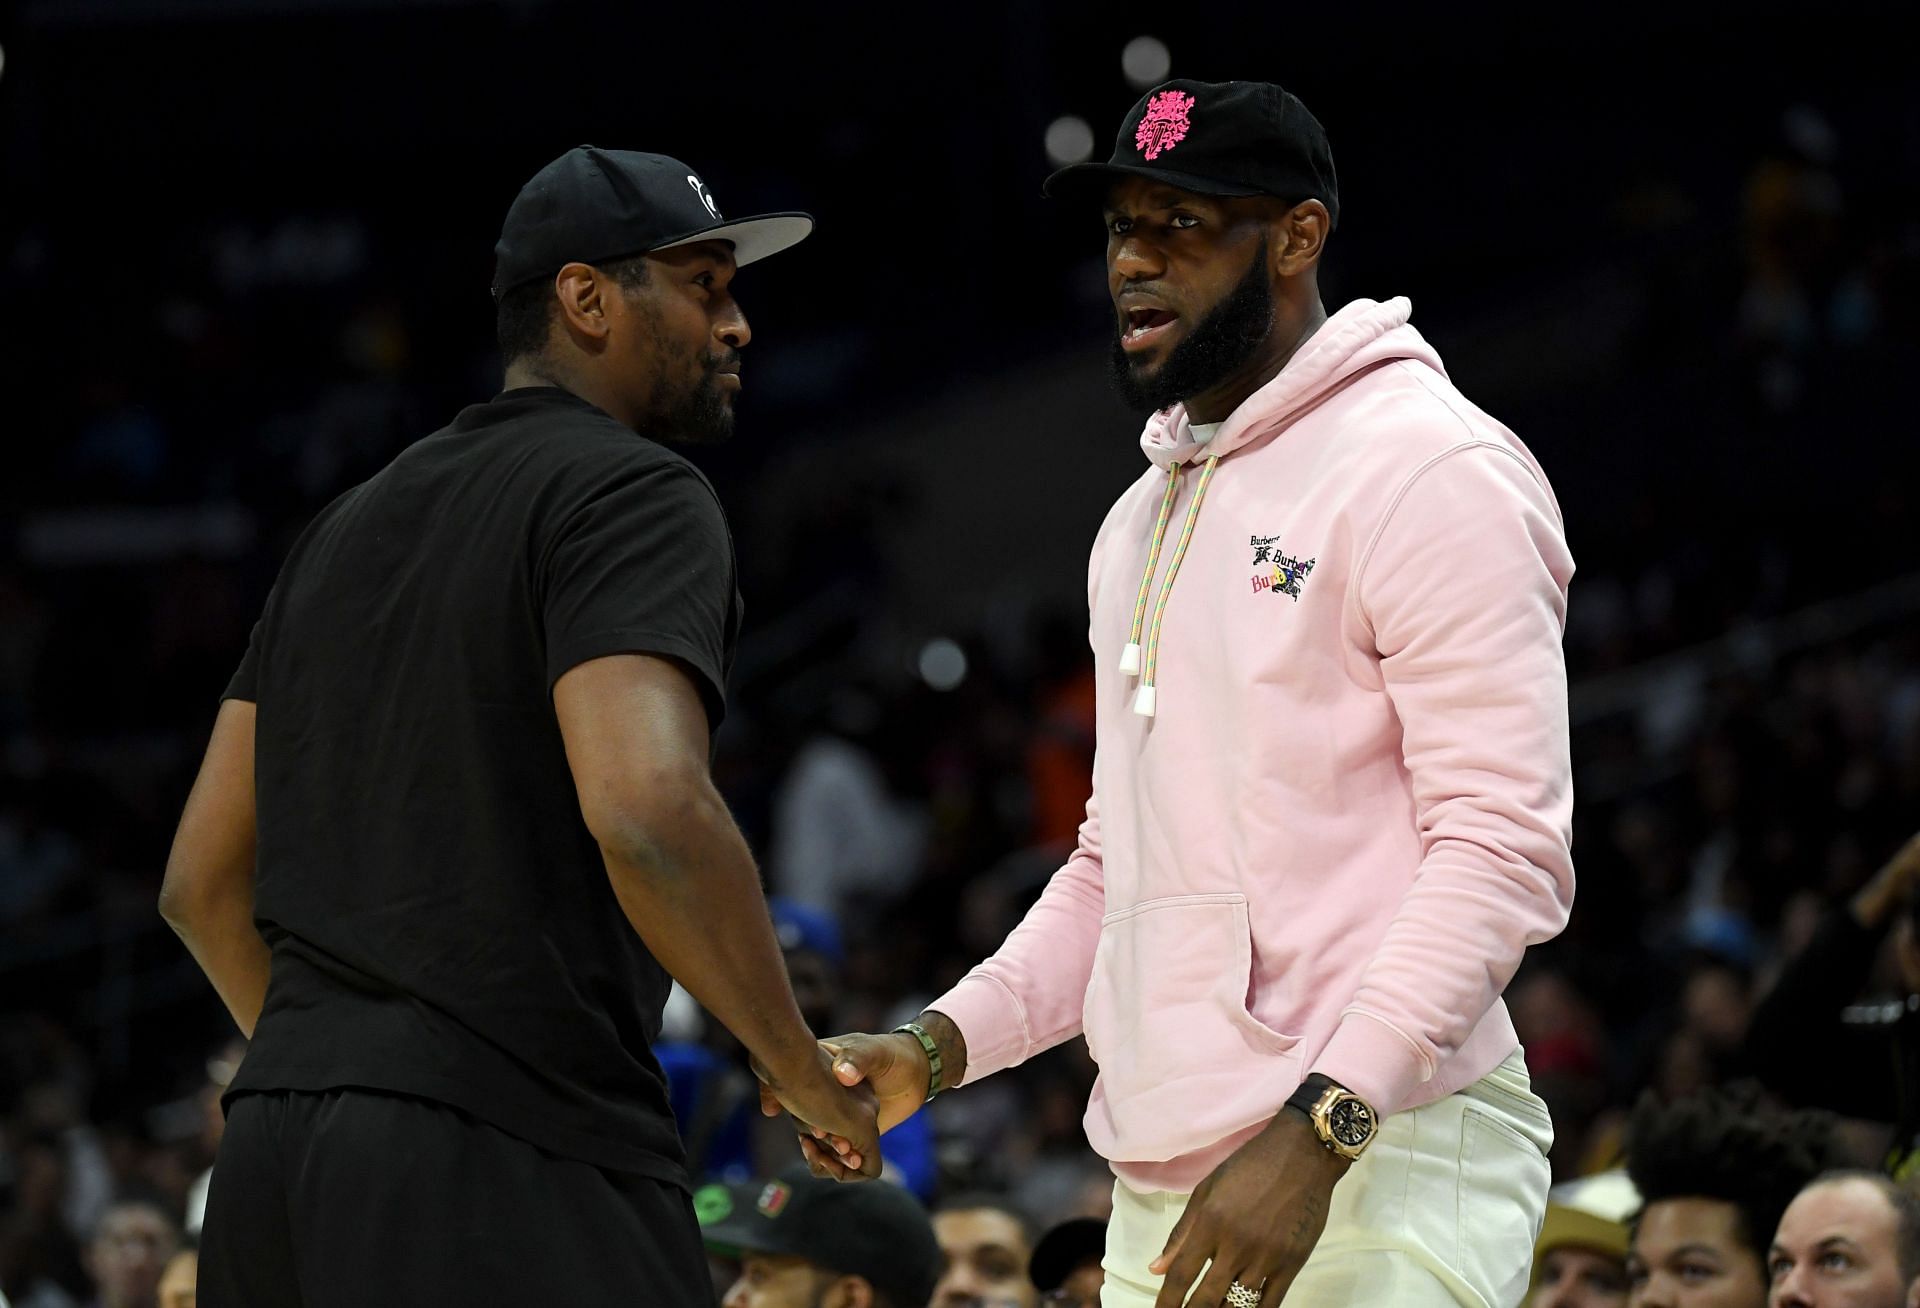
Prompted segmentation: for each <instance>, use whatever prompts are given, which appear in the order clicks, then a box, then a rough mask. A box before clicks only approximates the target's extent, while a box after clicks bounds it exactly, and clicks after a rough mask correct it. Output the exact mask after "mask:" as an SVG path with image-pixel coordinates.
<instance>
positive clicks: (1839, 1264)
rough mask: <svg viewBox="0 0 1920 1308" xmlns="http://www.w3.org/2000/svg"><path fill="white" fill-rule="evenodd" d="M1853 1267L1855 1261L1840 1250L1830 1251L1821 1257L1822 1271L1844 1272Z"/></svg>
mask: <svg viewBox="0 0 1920 1308" xmlns="http://www.w3.org/2000/svg"><path fill="white" fill-rule="evenodd" d="M1851 1266H1853V1259H1851V1258H1849V1257H1847V1256H1846V1255H1845V1254H1843V1253H1841V1252H1840V1251H1839V1250H1838V1249H1829V1250H1828V1251H1827V1252H1826V1253H1823V1254H1821V1255H1820V1267H1821V1270H1822V1271H1828V1272H1844V1271H1846V1270H1847V1269H1848V1268H1849V1267H1851Z"/></svg>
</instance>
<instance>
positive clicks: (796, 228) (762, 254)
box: [648, 213, 813, 268]
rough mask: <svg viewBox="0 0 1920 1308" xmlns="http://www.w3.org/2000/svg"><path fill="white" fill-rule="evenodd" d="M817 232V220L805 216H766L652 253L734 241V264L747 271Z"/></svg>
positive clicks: (717, 227)
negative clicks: (756, 262)
mask: <svg viewBox="0 0 1920 1308" xmlns="http://www.w3.org/2000/svg"><path fill="white" fill-rule="evenodd" d="M812 231H813V217H812V215H811V214H804V213H763V214H760V215H758V216H756V217H753V218H740V219H736V220H735V221H733V222H725V223H715V224H714V225H713V226H711V227H703V228H701V229H700V230H699V231H697V232H688V233H687V234H686V235H685V236H676V237H674V238H673V239H672V240H671V241H668V242H667V243H666V244H665V245H656V246H654V247H653V249H652V250H649V251H648V253H649V254H652V253H655V252H657V251H660V250H671V249H674V248H675V247H677V246H682V245H692V244H694V243H696V242H698V241H731V242H732V243H733V262H734V264H735V266H736V267H741V268H744V267H746V266H747V265H748V264H750V263H753V262H755V261H756V260H759V259H764V258H766V257H767V256H768V255H770V254H778V253H780V251H782V250H789V249H792V248H793V247H794V246H796V245H798V244H800V242H802V241H804V240H806V239H807V237H808V236H809V235H810V234H811V233H812Z"/></svg>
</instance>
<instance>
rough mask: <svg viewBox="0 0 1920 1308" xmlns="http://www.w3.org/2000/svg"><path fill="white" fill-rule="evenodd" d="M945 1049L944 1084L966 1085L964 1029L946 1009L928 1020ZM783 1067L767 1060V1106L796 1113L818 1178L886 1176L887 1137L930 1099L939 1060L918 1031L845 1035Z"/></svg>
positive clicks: (762, 1071) (763, 1085)
mask: <svg viewBox="0 0 1920 1308" xmlns="http://www.w3.org/2000/svg"><path fill="white" fill-rule="evenodd" d="M922 1022H923V1024H924V1025H925V1027H926V1029H927V1031H928V1033H929V1035H930V1036H931V1037H932V1038H933V1039H934V1041H935V1043H936V1045H937V1047H938V1048H939V1049H940V1051H941V1055H942V1063H943V1067H942V1069H941V1073H942V1074H941V1085H942V1086H943V1087H944V1086H950V1085H954V1084H956V1083H958V1081H959V1079H960V1075H961V1072H962V1071H963V1070H964V1067H965V1053H964V1048H965V1047H964V1045H963V1044H962V1043H961V1041H960V1036H959V1030H958V1028H957V1027H955V1026H954V1025H953V1023H952V1022H950V1021H948V1020H947V1019H946V1018H945V1017H944V1016H942V1015H941V1014H939V1013H929V1014H927V1015H926V1016H925V1017H923V1018H922ZM790 1061H791V1065H790V1066H779V1067H775V1066H772V1065H770V1064H768V1063H766V1062H763V1061H762V1060H761V1059H759V1058H755V1059H754V1060H753V1074H754V1075H755V1076H757V1077H759V1078H760V1111H761V1112H762V1113H765V1114H766V1115H767V1116H768V1117H777V1116H779V1115H780V1113H781V1112H782V1111H785V1112H787V1113H790V1114H791V1115H792V1116H793V1119H794V1122H795V1123H796V1124H797V1125H798V1127H799V1130H800V1152H801V1154H802V1155H803V1156H804V1157H805V1158H806V1160H807V1166H808V1168H809V1169H811V1170H812V1172H813V1174H814V1175H815V1176H822V1177H831V1178H833V1179H834V1180H838V1181H845V1180H851V1179H865V1178H869V1177H875V1176H878V1175H880V1137H881V1135H883V1134H884V1133H886V1132H887V1131H891V1130H892V1129H893V1128H894V1127H896V1126H898V1125H899V1124H900V1123H901V1122H904V1121H906V1120H907V1118H909V1117H912V1116H913V1115H914V1114H915V1113H916V1112H918V1111H919V1110H920V1106H921V1105H922V1104H924V1103H926V1101H927V1099H928V1097H929V1091H930V1088H931V1086H932V1080H933V1061H932V1059H931V1058H930V1057H929V1055H928V1052H927V1050H926V1048H925V1047H924V1046H923V1045H922V1044H921V1043H920V1041H919V1039H918V1038H916V1037H915V1036H913V1035H911V1034H909V1033H906V1032H903V1031H896V1032H893V1033H891V1034H888V1035H843V1036H835V1037H833V1038H832V1039H830V1040H822V1041H820V1042H818V1043H817V1044H816V1045H814V1046H813V1048H812V1049H811V1050H809V1051H806V1052H804V1053H802V1054H800V1055H797V1056H796V1057H794V1058H793V1059H792V1060H790Z"/></svg>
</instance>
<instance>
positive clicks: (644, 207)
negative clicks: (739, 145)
mask: <svg viewBox="0 0 1920 1308" xmlns="http://www.w3.org/2000/svg"><path fill="white" fill-rule="evenodd" d="M812 230H813V218H812V216H811V215H809V214H804V213H799V212H787V213H763V214H756V215H754V216H753V217H751V218H736V219H733V220H731V221H729V220H728V219H726V218H724V217H722V216H721V214H720V206H719V205H718V204H717V203H716V202H715V201H714V198H713V192H712V191H709V190H708V189H707V184H706V183H705V182H704V181H702V180H701V178H700V174H699V173H697V172H695V171H694V170H693V169H691V168H689V167H688V166H687V165H685V164H683V163H681V162H680V161H679V160H678V159H673V158H669V157H668V156H666V155H664V154H643V153H641V152H640V151H638V150H602V149H601V148H600V147H599V146H597V145H580V146H575V147H574V148H573V149H571V150H569V151H567V152H566V153H565V154H563V155H561V156H560V157H559V158H558V159H555V160H554V161H553V162H552V163H550V164H548V165H547V166H546V167H545V168H542V169H541V170H540V171H539V172H537V173H535V174H534V175H533V178H532V180H531V181H529V182H528V183H527V184H526V185H525V186H523V187H521V188H520V194H519V195H517V196H515V197H514V199H513V204H512V205H511V206H510V207H509V208H508V209H507V220H506V222H505V223H503V224H502V225H501V227H500V241H499V244H497V245H495V246H494V247H493V298H494V299H496V300H497V299H499V298H500V297H501V296H502V295H504V294H506V293H507V292H508V291H510V290H512V289H513V288H514V287H516V286H523V285H525V284H526V283H528V282H531V281H535V280H537V279H539V278H542V277H551V276H553V274H555V273H557V272H559V271H560V269H561V266H562V265H564V264H568V263H572V262H574V261H576V260H578V261H579V262H581V263H601V262H604V261H606V260H609V259H623V258H626V257H627V256H628V255H633V254H645V253H647V252H649V251H652V250H668V249H672V248H673V247H674V246H676V245H688V244H691V243H692V242H694V241H731V242H733V261H734V262H735V263H736V264H738V265H740V266H742V267H744V266H745V265H747V264H750V263H752V262H753V261H754V260H755V259H764V258H766V257H767V256H768V255H770V254H778V253H779V252H780V251H781V250H784V249H786V248H787V247H788V246H791V245H797V244H799V243H800V242H801V241H803V240H805V239H806V236H807V233H809V232H811V231H812Z"/></svg>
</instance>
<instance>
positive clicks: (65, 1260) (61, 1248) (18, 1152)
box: [0, 1133, 87, 1308]
mask: <svg viewBox="0 0 1920 1308" xmlns="http://www.w3.org/2000/svg"><path fill="white" fill-rule="evenodd" d="M7 1161H8V1162H9V1163H10V1164H11V1168H10V1170H11V1173H12V1174H11V1176H9V1177H8V1178H7V1180H8V1182H9V1184H8V1186H7V1188H6V1190H5V1191H4V1192H0V1197H4V1199H5V1200H6V1201H7V1202H6V1205H5V1208H4V1216H0V1286H3V1287H4V1288H5V1289H6V1290H7V1291H8V1292H9V1293H10V1294H11V1295H12V1296H13V1297H14V1300H15V1302H16V1305H17V1308H73V1305H74V1304H75V1303H76V1302H77V1301H78V1297H79V1296H80V1294H81V1293H83V1292H84V1290H85V1288H86V1285H87V1275H86V1272H85V1270H84V1264H85V1256H84V1251H83V1250H82V1249H81V1248H80V1245H79V1243H78V1242H77V1241H76V1240H75V1239H74V1237H73V1234H72V1232H71V1230H70V1229H69V1227H68V1225H67V1223H66V1221H65V1220H63V1216H62V1213H61V1204H62V1199H63V1197H64V1196H65V1194H66V1190H67V1186H68V1180H69V1177H70V1175H71V1168H70V1167H69V1166H68V1164H67V1154H66V1151H65V1150H64V1149H63V1148H62V1147H61V1144H60V1141H59V1139H58V1138H57V1137H54V1136H51V1135H47V1134H40V1133H36V1134H31V1135H28V1136H27V1137H26V1138H25V1139H24V1140H23V1141H21V1142H20V1144H19V1145H18V1146H17V1147H15V1148H13V1150H12V1151H11V1156H10V1157H9V1158H8V1159H7Z"/></svg>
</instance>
